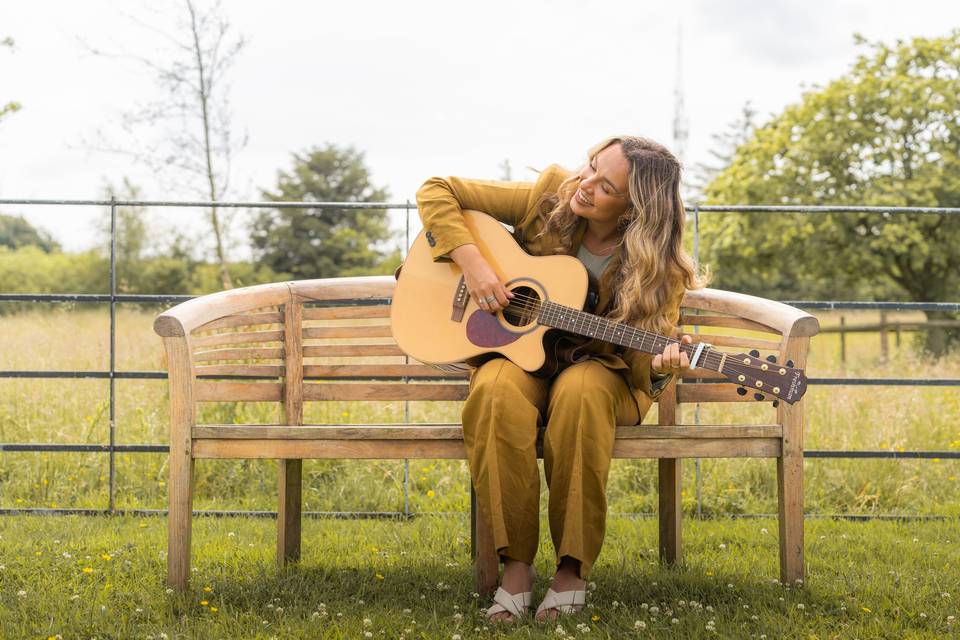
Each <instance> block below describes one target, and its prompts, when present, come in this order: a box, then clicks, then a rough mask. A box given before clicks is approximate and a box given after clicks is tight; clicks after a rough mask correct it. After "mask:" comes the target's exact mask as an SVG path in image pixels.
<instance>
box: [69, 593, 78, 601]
mask: <svg viewBox="0 0 960 640" xmlns="http://www.w3.org/2000/svg"><path fill="white" fill-rule="evenodd" d="M70 599H71V600H79V599H80V596H79V595H78V594H76V593H75V594H73V595H72V596H70Z"/></svg>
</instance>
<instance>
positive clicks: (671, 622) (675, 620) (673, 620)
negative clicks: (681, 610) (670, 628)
mask: <svg viewBox="0 0 960 640" xmlns="http://www.w3.org/2000/svg"><path fill="white" fill-rule="evenodd" d="M670 624H680V621H679V620H677V619H676V618H670Z"/></svg>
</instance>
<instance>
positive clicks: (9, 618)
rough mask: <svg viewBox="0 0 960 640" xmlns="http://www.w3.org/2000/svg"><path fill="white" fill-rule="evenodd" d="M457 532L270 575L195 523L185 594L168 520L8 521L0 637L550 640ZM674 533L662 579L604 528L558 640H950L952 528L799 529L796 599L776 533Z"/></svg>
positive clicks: (260, 537)
mask: <svg viewBox="0 0 960 640" xmlns="http://www.w3.org/2000/svg"><path fill="white" fill-rule="evenodd" d="M467 525H468V522H467V519H466V518H465V517H460V516H452V517H440V516H420V517H417V518H414V519H412V520H407V521H384V520H331V519H321V520H313V519H310V520H307V521H305V523H304V532H303V550H304V553H303V559H302V561H301V563H300V564H298V565H294V566H289V567H287V568H283V569H279V568H277V566H276V565H275V564H274V561H273V550H274V541H275V538H274V536H275V528H274V527H275V522H274V521H272V520H258V519H249V518H227V519H209V518H199V519H197V520H196V521H195V524H194V538H193V560H194V562H193V573H192V580H191V585H190V588H189V590H188V591H187V592H185V593H183V594H180V593H174V592H168V591H167V589H166V586H165V584H164V579H165V578H164V577H165V562H164V552H165V548H166V544H165V541H166V539H165V521H164V520H163V519H162V518H132V517H117V518H101V517H96V518H92V517H77V516H68V517H38V516H19V517H5V518H2V519H0V536H2V537H0V564H2V568H0V636H2V637H3V638H11V639H13V638H49V637H55V636H56V635H57V634H59V635H60V636H62V637H63V638H91V637H97V638H100V639H103V638H151V637H152V638H160V637H163V636H161V635H160V634H166V637H167V638H171V639H172V638H271V637H276V638H363V637H365V636H364V633H365V632H366V631H369V632H370V633H371V634H372V636H371V637H374V638H380V637H383V638H448V639H449V638H453V637H455V634H457V635H459V636H460V637H461V638H486V637H495V636H497V635H511V636H515V637H541V636H544V635H550V636H553V637H557V631H556V628H557V624H556V623H554V624H551V625H549V626H542V625H540V624H539V623H536V622H534V621H532V620H530V621H527V622H524V623H523V624H521V625H519V626H518V627H516V628H512V629H506V630H504V629H500V628H498V627H497V628H495V627H493V626H492V625H489V624H487V623H486V622H485V621H484V619H483V615H482V612H481V611H480V609H481V607H486V606H489V604H490V601H489V600H487V599H484V598H480V597H477V596H476V595H474V584H473V570H472V566H471V563H470V540H469V534H468V526H467ZM684 528H685V530H684V536H685V546H684V554H685V556H684V557H685V562H684V565H683V566H682V567H679V568H676V569H668V568H664V567H661V566H660V564H659V562H658V561H657V555H656V551H655V549H654V548H655V547H656V522H655V521H653V520H646V519H641V520H637V519H627V518H611V519H610V521H609V527H608V530H607V536H606V540H605V543H604V549H603V551H602V553H601V554H600V558H599V560H598V562H597V564H596V566H595V568H594V571H593V572H592V574H591V575H590V577H589V579H590V581H591V585H590V586H591V588H592V590H591V591H590V592H589V595H588V603H589V606H588V608H587V609H586V610H585V613H584V614H581V615H579V616H577V617H575V618H568V619H564V620H563V621H562V622H561V623H560V626H561V627H562V628H563V630H564V631H565V633H566V634H567V635H569V636H579V637H587V638H590V637H592V638H596V637H600V638H622V637H637V638H646V637H656V638H678V639H679V638H701V637H703V638H731V639H732V638H736V639H741V638H762V637H764V635H765V636H766V637H767V638H770V639H771V640H772V639H773V638H803V639H808V638H944V637H955V635H956V634H957V633H958V622H957V619H956V618H957V617H958V616H960V578H958V575H960V574H958V567H960V544H958V542H960V523H958V522H957V521H955V520H950V521H943V522H923V523H921V522H907V523H897V522H880V521H873V522H867V523H861V522H845V521H832V520H811V521H808V522H807V524H806V553H807V567H808V571H807V580H806V584H804V585H802V586H801V585H781V584H779V583H778V582H777V580H776V576H777V575H778V564H777V540H776V522H775V521H773V520H752V519H751V520H728V519H719V520H707V521H699V520H687V521H686V522H685V523H684ZM541 539H542V541H541V547H540V554H539V555H538V556H537V559H536V568H537V572H538V574H539V575H540V576H541V577H540V578H539V579H538V581H537V584H536V585H535V588H534V599H535V603H539V600H540V599H541V598H542V597H543V594H544V592H545V591H546V588H547V586H548V583H547V581H546V576H549V575H551V574H552V569H553V566H552V557H553V548H552V545H551V544H550V542H549V534H548V533H547V527H546V521H545V520H544V522H543V523H542V526H541ZM654 607H656V608H657V609H658V610H655V609H654ZM458 615H459V617H457V616H458ZM674 618H675V619H676V620H677V622H673V621H672V619H674ZM711 620H712V621H713V622H712V624H710V621H711ZM365 621H369V623H367V622H365ZM638 621H639V623H642V625H645V628H643V629H638V628H637V627H638V626H640V625H638ZM578 624H579V625H586V626H587V627H589V632H584V631H583V630H582V629H583V627H582V626H581V628H580V629H579V630H578V627H577V625H578ZM710 627H712V630H711V629H710Z"/></svg>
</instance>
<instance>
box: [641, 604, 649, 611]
mask: <svg viewBox="0 0 960 640" xmlns="http://www.w3.org/2000/svg"><path fill="white" fill-rule="evenodd" d="M640 608H641V609H644V610H646V609H649V608H650V605H648V604H647V603H646V602H644V603H643V604H642V605H640Z"/></svg>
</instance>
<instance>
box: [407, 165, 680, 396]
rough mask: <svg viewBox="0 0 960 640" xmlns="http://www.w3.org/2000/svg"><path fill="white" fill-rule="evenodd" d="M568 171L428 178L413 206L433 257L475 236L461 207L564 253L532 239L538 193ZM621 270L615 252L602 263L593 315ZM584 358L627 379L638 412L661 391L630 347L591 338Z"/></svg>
mask: <svg viewBox="0 0 960 640" xmlns="http://www.w3.org/2000/svg"><path fill="white" fill-rule="evenodd" d="M569 176H570V172H569V171H567V170H565V169H563V168H562V167H560V166H558V165H551V166H550V167H548V168H547V169H545V170H544V171H543V172H542V173H541V174H540V176H539V177H538V178H537V181H536V182H500V181H492V180H469V179H465V178H456V177H449V178H440V177H435V178H430V179H429V180H427V181H426V182H425V183H424V184H423V186H422V187H420V189H419V190H418V191H417V206H418V208H419V211H420V218H421V220H422V221H423V227H424V229H425V231H426V233H427V241H428V244H429V245H430V247H431V254H432V256H433V259H434V260H445V261H449V260H450V258H449V256H448V255H447V254H449V253H450V252H451V251H453V250H454V249H456V248H457V247H459V246H461V245H464V244H470V243H474V242H475V240H474V238H473V236H472V235H471V233H470V231H469V229H467V226H466V225H465V224H464V222H463V216H462V213H461V212H462V210H463V209H474V210H477V211H483V212H484V213H487V214H489V215H491V216H493V217H494V218H496V219H497V220H499V221H500V222H503V223H505V224H508V225H511V226H512V227H513V228H514V237H515V238H516V239H517V241H518V242H519V243H520V245H521V246H522V247H523V248H524V250H526V251H527V253H529V254H530V255H534V256H543V255H556V254H558V253H561V254H562V253H567V251H566V250H565V249H564V248H563V243H562V242H561V239H560V237H559V236H557V235H556V234H554V233H552V232H551V233H547V234H544V235H543V236H541V237H539V238H538V237H537V236H538V234H539V233H540V232H541V231H542V230H543V227H544V222H543V219H542V217H541V216H540V215H539V211H538V209H539V205H540V203H541V196H544V195H545V194H546V195H549V194H552V193H555V192H556V191H557V188H558V187H559V185H560V183H561V182H563V181H564V180H565V179H566V178H568V177H569ZM586 228H587V225H586V220H585V219H584V220H581V222H580V225H579V226H578V227H577V229H576V231H575V233H574V237H573V243H572V245H571V248H570V251H569V254H570V255H573V256H576V254H577V251H578V250H579V248H580V244H581V242H582V241H583V234H584V232H585V231H586ZM619 269H620V254H619V251H618V252H617V253H616V254H614V256H613V258H612V259H611V260H610V262H609V263H608V264H607V267H606V270H605V271H604V272H603V276H602V277H601V279H600V282H599V290H598V292H597V294H598V301H597V307H596V313H597V314H598V315H604V312H605V311H607V307H608V306H610V303H611V295H612V288H613V286H612V285H613V277H614V275H615V274H616V273H617V271H618V270H619ZM683 294H684V290H683V288H682V287H680V288H679V289H678V290H677V291H676V292H675V293H674V295H673V296H671V298H670V303H669V304H670V308H669V310H668V314H667V317H668V318H669V319H670V321H671V322H672V324H674V325H676V324H677V322H678V321H679V318H680V301H681V300H682V299H683ZM583 352H584V353H585V355H587V357H589V358H592V359H595V360H598V361H600V362H601V363H602V364H603V365H604V366H606V367H607V368H609V369H613V370H617V371H619V372H620V373H621V374H622V375H624V377H625V378H626V380H627V383H628V384H629V386H630V388H631V391H632V392H633V395H634V398H635V399H636V401H637V406H638V408H639V409H640V414H641V415H643V414H645V413H646V411H647V409H649V407H650V405H651V404H652V400H653V399H654V398H656V397H657V396H658V395H659V394H660V393H661V392H662V390H663V388H664V386H665V385H664V384H663V383H662V382H661V383H660V384H657V385H656V386H654V384H653V382H652V380H651V369H650V363H651V361H652V360H653V356H652V355H650V354H647V353H643V352H640V351H636V350H633V349H623V348H621V347H617V346H616V345H613V344H610V343H607V342H601V341H599V340H590V341H588V342H587V343H586V345H585V347H584V348H583Z"/></svg>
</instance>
